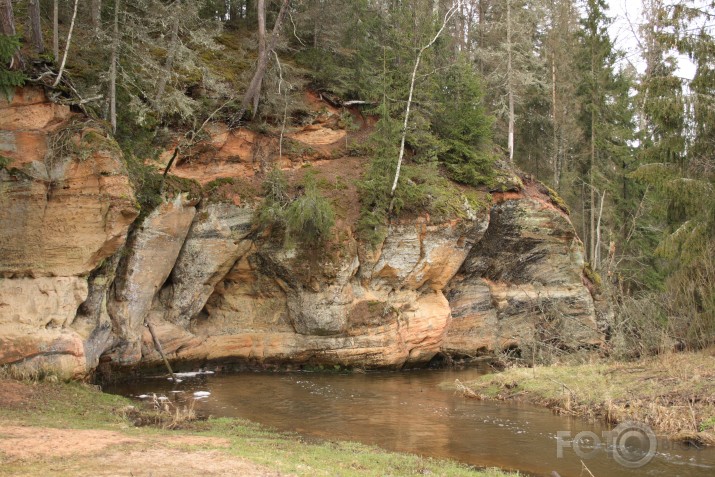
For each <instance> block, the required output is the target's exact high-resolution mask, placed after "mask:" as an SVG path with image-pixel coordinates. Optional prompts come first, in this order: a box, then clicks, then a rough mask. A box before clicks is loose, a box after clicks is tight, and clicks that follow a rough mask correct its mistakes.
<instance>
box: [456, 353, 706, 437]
mask: <svg viewBox="0 0 715 477" xmlns="http://www.w3.org/2000/svg"><path fill="white" fill-rule="evenodd" d="M455 387H456V388H457V390H459V391H461V392H462V393H463V394H464V395H465V396H466V397H471V398H476V399H499V400H508V399H525V400H527V401H529V402H532V403H535V404H539V405H544V406H547V407H549V408H551V409H553V410H554V411H555V412H558V413H560V414H568V415H574V416H582V417H588V418H593V419H604V420H606V421H608V422H611V423H614V424H615V423H619V422H623V421H627V420H634V421H638V422H642V423H644V424H647V425H649V426H651V427H652V428H653V429H654V430H655V431H656V432H659V433H662V434H665V435H668V436H669V437H673V438H676V439H681V440H687V441H692V442H696V443H698V444H705V445H715V350H710V351H709V352H701V353H671V354H664V355H660V356H656V357H651V358H647V359H643V360H640V361H636V362H610V363H609V362H597V363H591V364H581V365H573V366H566V365H554V366H545V367H540V366H537V367H535V368H511V369H508V370H506V371H504V372H502V373H498V374H490V375H486V376H483V377H482V378H480V379H478V380H476V381H473V382H469V383H459V382H457V383H456V384H455Z"/></svg>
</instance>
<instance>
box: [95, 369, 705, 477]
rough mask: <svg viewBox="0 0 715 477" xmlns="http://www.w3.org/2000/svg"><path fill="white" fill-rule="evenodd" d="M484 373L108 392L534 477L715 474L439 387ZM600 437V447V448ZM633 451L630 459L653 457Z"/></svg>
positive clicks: (682, 453)
mask: <svg viewBox="0 0 715 477" xmlns="http://www.w3.org/2000/svg"><path fill="white" fill-rule="evenodd" d="M483 372H484V371H483V370H481V369H476V368H475V369H467V370H419V371H404V372H368V373H366V374H339V373H308V372H299V373H298V372H296V373H239V374H223V375H222V374H216V375H202V376H198V377H194V378H185V379H184V381H183V382H182V383H180V384H178V385H176V386H173V385H172V383H170V382H169V381H167V380H166V378H163V379H149V378H148V379H141V380H137V381H134V382H132V383H128V384H123V385H121V386H120V387H114V388H110V389H108V391H109V392H114V393H119V394H123V395H128V396H134V397H137V396H139V395H142V394H151V393H156V394H157V395H164V396H166V397H168V398H169V399H172V400H178V401H184V402H185V401H187V400H192V399H194V397H193V393H194V392H196V391H207V392H210V393H211V394H210V396H208V397H206V398H204V399H199V400H197V404H196V410H197V411H198V412H199V413H201V414H203V415H212V416H217V417H218V416H228V417H240V418H244V419H248V420H251V421H254V422H258V423H261V424H263V425H265V426H268V427H271V428H274V429H277V430H281V431H293V432H297V433H299V434H302V435H304V436H308V437H314V438H320V439H328V440H351V441H359V442H362V443H366V444H375V445H378V446H380V447H383V448H385V449H389V450H395V451H402V452H411V453H416V454H421V455H425V456H432V457H441V458H450V459H454V460H458V461H461V462H464V463H468V464H473V465H476V466H480V467H492V466H495V467H501V468H503V469H511V470H520V471H522V472H526V473H528V474H532V475H550V474H551V472H552V471H557V472H558V473H559V474H560V475H561V476H562V477H570V476H581V475H586V476H587V475H588V472H586V471H585V470H584V469H583V466H584V465H585V466H587V467H588V470H590V471H591V472H592V473H593V475H595V476H596V477H627V476H667V477H677V476H683V477H700V476H702V477H706V476H707V477H712V476H713V475H715V450H713V449H694V448H688V447H685V446H683V445H681V444H678V443H674V442H671V441H667V440H665V439H660V438H658V439H657V441H656V448H657V450H656V451H655V454H654V457H653V458H652V460H651V461H650V462H649V463H647V464H646V465H644V466H642V467H638V468H629V467H625V466H623V465H622V464H620V463H619V460H621V461H623V459H618V457H620V456H621V454H615V453H614V446H613V445H608V442H607V441H608V439H607V438H606V437H604V434H603V433H604V432H606V431H608V429H609V428H607V427H605V426H601V425H599V424H593V423H588V422H585V421H584V420H582V419H575V418H569V417H563V416H556V415H554V414H553V413H551V412H550V411H548V410H545V409H542V408H537V407H534V406H530V405H526V404H520V403H512V402H509V403H506V402H485V401H477V400H473V399H465V398H464V397H462V396H459V395H457V394H455V393H454V392H453V391H449V390H444V389H441V388H440V387H439V384H440V383H443V382H453V381H454V380H455V379H459V380H460V381H469V380H470V379H474V378H476V377H477V376H479V375H480V374H483ZM579 433H583V434H580V436H581V437H587V436H590V438H589V439H585V440H584V441H582V442H583V445H581V446H579V445H578V443H576V445H574V443H573V438H574V437H576V436H577V435H579ZM559 436H560V437H559ZM596 440H598V441H601V444H600V445H593V444H597V442H596ZM635 442H636V443H637V442H638V441H637V440H636V441H635ZM631 443H633V442H631V441H629V444H631ZM649 444H650V443H649ZM574 447H576V448H577V449H576V450H578V451H579V452H576V450H575V449H574ZM559 448H560V449H561V456H560V457H559V456H558V455H557V454H558V452H559ZM587 454H588V455H587ZM634 455H635V457H634V458H632V459H631V462H632V461H634V460H636V461H637V460H640V456H642V455H643V456H644V454H637V453H636V454H634ZM644 457H645V456H644ZM582 462H583V463H582Z"/></svg>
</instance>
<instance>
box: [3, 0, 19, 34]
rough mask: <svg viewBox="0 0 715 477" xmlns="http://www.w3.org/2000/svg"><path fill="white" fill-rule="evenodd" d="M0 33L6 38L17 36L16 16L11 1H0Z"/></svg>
mask: <svg viewBox="0 0 715 477" xmlns="http://www.w3.org/2000/svg"><path fill="white" fill-rule="evenodd" d="M0 33H2V34H3V35H5V36H13V35H15V14H14V13H13V11H12V1H11V0H0Z"/></svg>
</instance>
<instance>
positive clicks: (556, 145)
mask: <svg viewBox="0 0 715 477" xmlns="http://www.w3.org/2000/svg"><path fill="white" fill-rule="evenodd" d="M551 123H552V125H553V129H554V137H553V145H552V149H553V150H552V154H553V160H552V162H553V165H554V189H556V191H557V192H558V191H559V186H560V182H561V160H560V159H561V156H560V153H561V144H560V141H559V133H560V128H561V126H560V124H559V117H558V104H557V102H556V52H555V51H553V52H552V54H551Z"/></svg>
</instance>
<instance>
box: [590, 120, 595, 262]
mask: <svg viewBox="0 0 715 477" xmlns="http://www.w3.org/2000/svg"><path fill="white" fill-rule="evenodd" d="M595 126H596V111H595V110H593V109H592V110H591V161H590V164H589V168H588V184H589V186H590V189H591V195H590V201H589V202H590V204H589V213H590V217H589V219H590V225H591V227H590V234H589V242H588V243H589V245H590V253H589V261H590V262H591V267H594V269H595V266H596V264H595V263H594V260H595V259H596V187H595V185H594V181H593V179H594V169H595V166H596V164H595V163H596V127H595Z"/></svg>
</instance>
